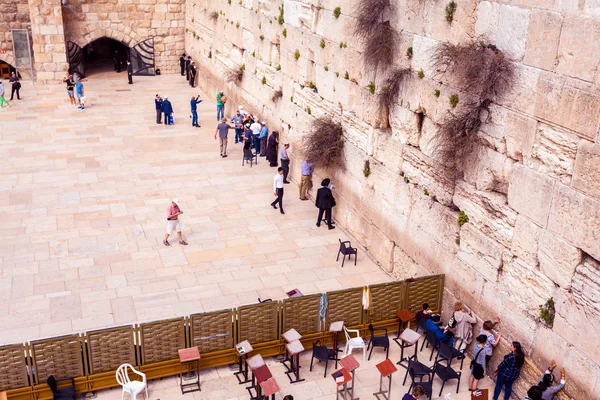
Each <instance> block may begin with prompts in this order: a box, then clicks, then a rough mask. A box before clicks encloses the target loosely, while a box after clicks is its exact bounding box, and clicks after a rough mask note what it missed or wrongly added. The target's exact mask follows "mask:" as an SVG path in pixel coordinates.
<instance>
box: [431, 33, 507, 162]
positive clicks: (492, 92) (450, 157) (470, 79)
mask: <svg viewBox="0 0 600 400" xmlns="http://www.w3.org/2000/svg"><path fill="white" fill-rule="evenodd" d="M432 62H433V66H434V68H435V70H436V74H437V75H438V76H440V75H441V76H442V77H445V76H447V75H449V78H451V81H450V83H451V85H453V86H456V87H457V88H458V89H460V90H461V91H462V92H464V95H463V96H466V99H465V101H462V100H461V106H460V107H459V109H458V111H456V112H455V113H449V115H448V116H447V117H446V118H445V120H444V122H443V123H442V125H441V126H440V129H439V131H438V141H437V148H436V153H437V155H438V156H439V158H440V160H441V162H442V163H444V164H445V165H446V166H448V167H451V168H452V169H453V170H454V171H456V170H458V168H459V166H460V165H461V163H462V161H463V160H464V159H465V158H466V157H468V155H469V154H471V153H472V152H473V151H474V150H475V148H476V146H477V143H478V142H477V132H478V131H479V128H480V127H481V124H482V123H483V122H485V120H484V118H485V116H486V115H487V114H489V113H488V111H489V106H490V104H491V103H492V102H493V101H497V99H498V98H500V97H501V96H503V95H504V94H505V93H506V92H508V91H509V90H510V89H511V88H512V86H513V84H514V81H515V69H514V65H513V63H512V62H511V60H509V59H508V58H507V57H506V56H505V55H504V53H503V52H502V51H500V50H499V49H498V48H497V47H496V46H494V45H491V44H485V43H483V42H481V41H476V42H474V43H470V44H464V45H452V44H449V43H444V44H442V45H440V46H439V47H438V48H437V50H436V51H435V52H434V55H433V59H432Z"/></svg>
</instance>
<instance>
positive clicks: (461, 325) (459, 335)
mask: <svg viewBox="0 0 600 400" xmlns="http://www.w3.org/2000/svg"><path fill="white" fill-rule="evenodd" d="M452 317H453V318H454V321H456V325H455V326H454V327H453V329H452V330H453V332H454V337H455V338H456V339H457V341H458V340H460V345H457V346H456V348H457V349H458V350H462V349H464V348H466V347H467V346H468V345H469V344H470V343H471V341H472V340H473V324H474V323H476V322H477V318H475V315H473V311H471V310H469V309H468V308H467V307H466V306H465V304H464V303H463V302H462V301H457V302H456V303H455V304H454V314H452ZM449 325H450V324H449ZM451 328H452V327H451ZM463 345H464V346H463Z"/></svg>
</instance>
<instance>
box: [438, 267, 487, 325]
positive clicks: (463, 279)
mask: <svg viewBox="0 0 600 400" xmlns="http://www.w3.org/2000/svg"><path fill="white" fill-rule="evenodd" d="M440 272H443V273H445V274H446V278H445V281H444V289H445V290H446V293H444V297H446V296H447V293H452V297H454V298H455V299H454V301H456V300H460V301H462V302H463V303H465V304H467V305H468V306H470V307H473V306H474V305H475V304H477V303H479V302H480V301H481V296H482V293H483V287H484V286H485V284H486V282H487V281H486V279H485V277H484V276H483V275H481V274H480V273H479V272H478V271H477V270H475V269H474V268H472V267H471V266H470V265H468V264H466V263H465V262H463V261H462V260H460V259H458V258H456V257H449V258H447V259H446V260H445V262H444V264H443V265H442V267H441V270H440V271H436V272H435V273H440ZM444 301H446V299H444ZM472 305H473V306H472ZM451 307H452V308H446V309H445V310H446V311H449V310H454V304H453V303H452V305H451ZM444 320H445V321H447V320H448V318H445V319H444Z"/></svg>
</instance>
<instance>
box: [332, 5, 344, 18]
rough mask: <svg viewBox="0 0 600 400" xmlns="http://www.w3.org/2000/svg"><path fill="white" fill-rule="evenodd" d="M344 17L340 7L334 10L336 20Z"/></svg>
mask: <svg viewBox="0 0 600 400" xmlns="http://www.w3.org/2000/svg"><path fill="white" fill-rule="evenodd" d="M340 15H342V9H341V8H340V7H336V8H334V9H333V16H334V17H335V19H338V18H339V17H340Z"/></svg>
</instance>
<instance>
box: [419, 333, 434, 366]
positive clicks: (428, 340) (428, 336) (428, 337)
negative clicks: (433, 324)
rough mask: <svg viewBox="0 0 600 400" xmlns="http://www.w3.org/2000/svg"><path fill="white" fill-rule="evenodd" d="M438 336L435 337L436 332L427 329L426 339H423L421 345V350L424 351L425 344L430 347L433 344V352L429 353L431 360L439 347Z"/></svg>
mask: <svg viewBox="0 0 600 400" xmlns="http://www.w3.org/2000/svg"><path fill="white" fill-rule="evenodd" d="M436 341H437V338H436V337H435V333H433V332H429V331H427V333H426V334H425V340H423V344H422V345H421V351H423V346H425V348H429V346H430V345H431V354H430V355H429V361H431V359H432V358H433V352H434V351H435V350H436V349H437V348H438V346H437V344H436Z"/></svg>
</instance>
